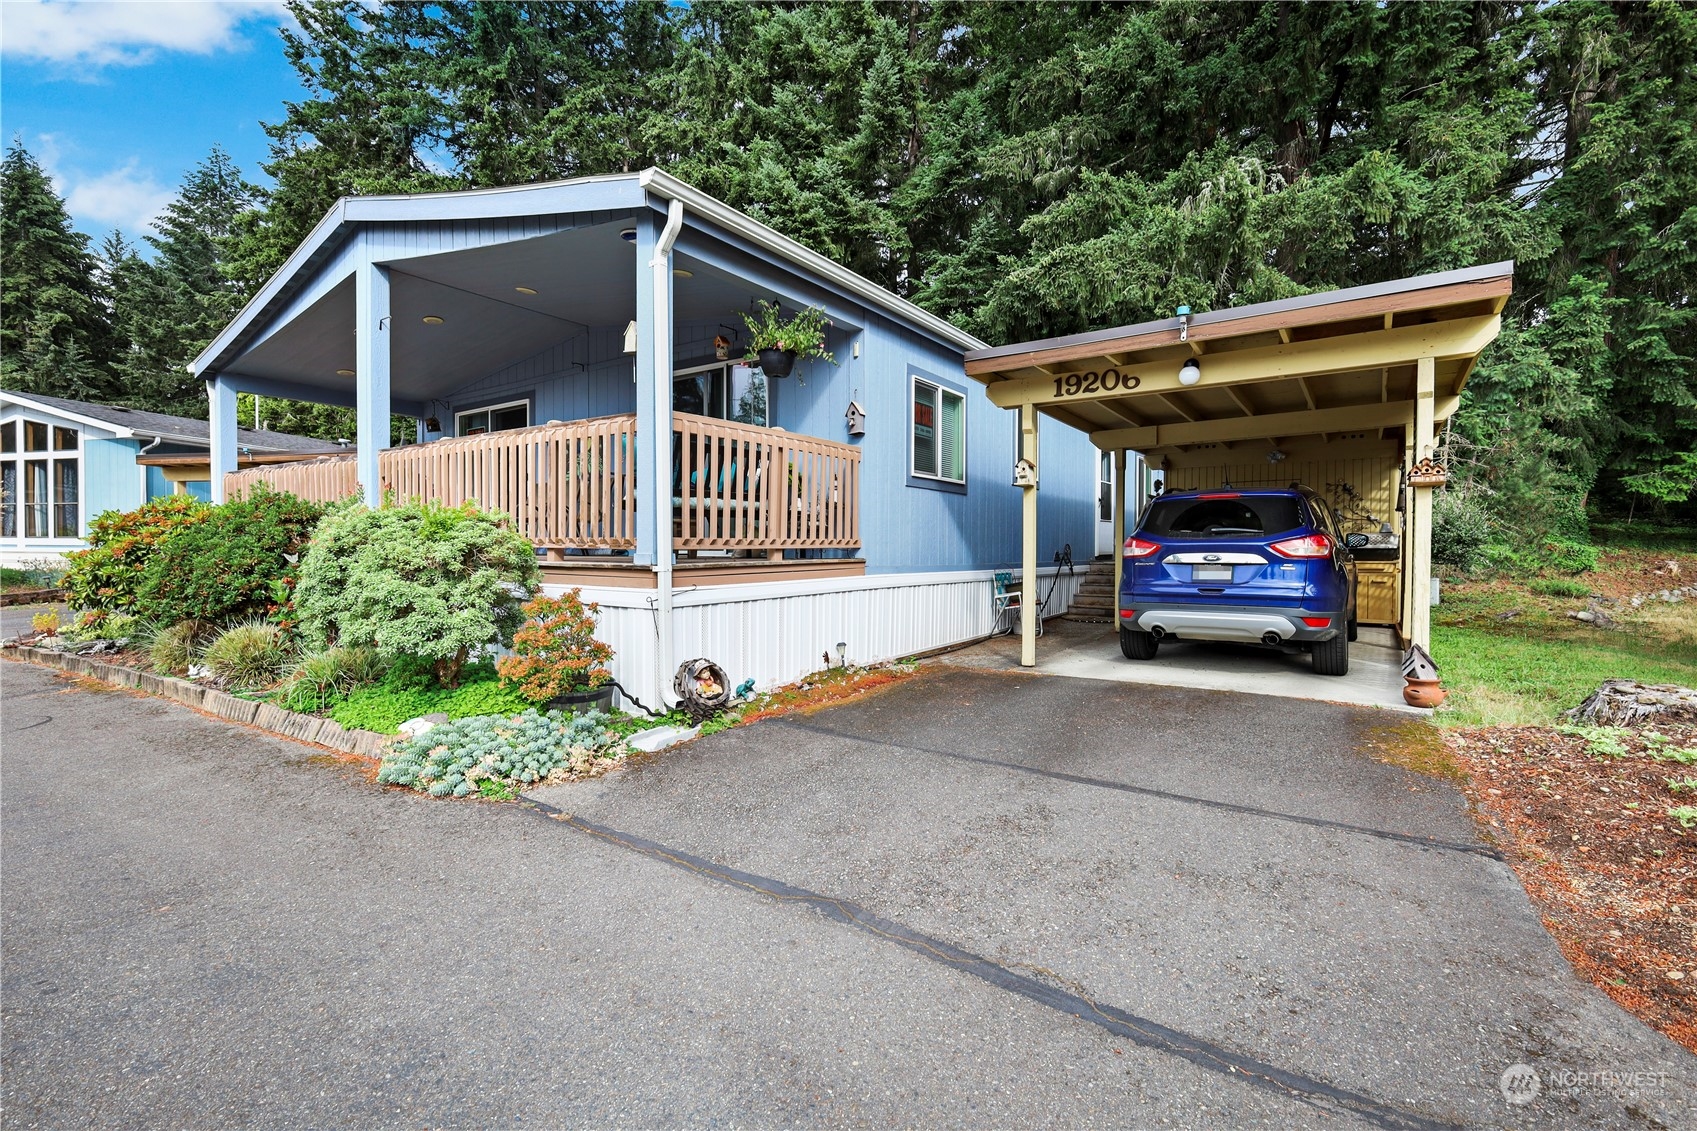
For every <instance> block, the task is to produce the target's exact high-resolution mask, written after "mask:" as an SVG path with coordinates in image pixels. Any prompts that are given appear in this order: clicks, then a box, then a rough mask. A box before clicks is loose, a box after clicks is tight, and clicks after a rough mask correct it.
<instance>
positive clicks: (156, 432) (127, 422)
mask: <svg viewBox="0 0 1697 1131" xmlns="http://www.w3.org/2000/svg"><path fill="white" fill-rule="evenodd" d="M0 396H3V398H4V400H5V401H6V403H10V404H19V405H22V406H24V407H25V408H35V409H39V410H41V411H43V412H48V413H55V414H58V415H61V416H64V417H66V418H68V419H71V420H76V421H78V422H80V423H83V424H93V425H95V426H96V427H100V428H107V429H110V430H112V431H114V432H116V433H117V434H118V435H119V436H121V437H125V438H129V437H134V436H146V437H149V438H152V437H158V438H160V439H164V440H169V441H173V442H175V443H182V444H205V445H207V446H208V447H210V446H211V444H212V428H211V426H210V425H209V424H208V423H207V422H206V421H204V420H195V419H192V418H191V417H187V416H171V415H169V414H168V413H163V412H148V411H146V410H144V409H139V408H121V407H119V406H117V405H106V404H92V403H90V402H88V401H72V400H66V399H65V398H63V397H49V396H43V395H41V394H39V393H12V392H7V393H4V394H0ZM236 444H237V445H238V446H240V447H244V448H247V449H248V450H250V451H255V452H340V451H345V450H346V449H345V448H343V447H342V446H341V445H340V444H335V443H331V442H330V441H329V440H314V439H312V438H311V437H308V436H296V435H293V434H291V433H288V432H272V431H270V430H269V429H263V428H238V429H236Z"/></svg>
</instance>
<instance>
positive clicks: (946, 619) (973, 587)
mask: <svg viewBox="0 0 1697 1131" xmlns="http://www.w3.org/2000/svg"><path fill="white" fill-rule="evenodd" d="M1037 572H1038V580H1039V594H1040V595H1043V594H1048V593H1049V591H1050V585H1051V583H1053V584H1054V592H1053V596H1052V597H1050V600H1049V604H1048V607H1047V608H1046V609H1045V612H1046V613H1047V614H1048V615H1050V616H1054V615H1056V614H1059V613H1062V612H1065V611H1066V609H1067V608H1068V606H1069V605H1070V604H1071V603H1072V599H1073V596H1074V595H1075V594H1076V593H1077V592H1078V586H1079V583H1080V582H1082V581H1083V580H1084V575H1085V570H1084V569H1082V568H1080V569H1078V570H1077V571H1076V572H1075V573H1072V574H1068V573H1065V572H1061V573H1060V574H1059V577H1058V579H1057V577H1056V572H1057V571H1056V570H1055V569H1054V568H1053V567H1050V568H1047V569H1040V570H1038V571H1037ZM993 576H994V572H993V571H991V570H966V571H958V572H951V573H909V574H875V575H872V576H869V577H848V578H826V579H822V580H812V581H780V582H769V583H764V584H757V585H707V586H701V587H699V588H694V589H679V590H676V591H675V595H674V596H673V598H672V603H673V621H674V628H673V647H674V649H675V650H676V655H674V656H672V657H670V658H669V660H668V662H666V663H665V664H658V665H657V663H656V656H655V644H656V641H657V633H656V627H655V626H656V621H655V616H656V614H655V611H654V602H655V595H654V590H652V589H601V588H588V587H586V588H584V589H583V597H584V600H586V601H594V602H596V603H597V604H599V605H600V606H601V614H600V623H599V626H598V627H597V629H596V635H597V636H598V637H600V638H601V639H602V640H604V641H606V642H607V643H608V644H610V645H612V647H613V651H614V660H613V675H614V678H616V679H617V680H618V681H619V682H620V683H621V684H623V685H624V686H625V687H628V688H629V689H630V690H631V692H632V693H633V694H635V695H636V696H637V697H638V698H640V699H641V700H642V701H643V702H644V703H646V704H648V705H649V706H650V707H656V708H657V707H658V706H659V702H658V700H659V698H660V691H661V688H662V687H664V689H665V692H666V697H667V699H668V701H669V700H670V697H671V685H672V673H673V672H675V671H676V670H677V666H678V665H679V664H681V663H682V662H683V661H685V660H688V659H693V658H694V657H696V656H705V657H707V658H708V659H710V660H712V661H713V662H714V663H716V664H718V665H719V666H720V667H722V668H724V669H725V671H726V673H728V674H729V675H730V677H731V684H732V686H733V687H734V686H735V685H737V684H739V683H741V682H742V681H743V680H745V679H749V678H751V677H752V678H753V680H754V682H755V686H757V687H761V688H767V687H775V686H777V685H780V684H784V683H790V682H792V681H794V680H797V679H800V678H801V677H802V676H805V675H807V674H808V673H809V672H814V671H818V670H819V669H820V668H822V667H825V666H826V660H825V657H826V655H827V654H828V655H829V656H830V663H831V664H833V665H834V664H835V663H836V662H837V644H838V643H839V642H840V643H843V644H845V645H847V647H846V649H845V654H846V655H847V657H848V662H849V663H851V664H869V663H876V662H878V661H881V660H893V659H900V658H901V657H903V656H911V655H913V654H914V653H916V652H925V651H929V650H930V649H932V648H942V647H946V646H948V645H950V644H959V643H962V642H964V641H968V640H974V639H977V638H978V637H981V636H985V635H987V634H988V633H989V631H990V628H991V619H992V617H991V606H990V594H991V591H992V589H993ZM1016 576H1017V575H1016ZM565 589H566V587H565V586H562V585H548V586H544V590H545V591H546V592H548V593H549V594H551V595H554V596H558V595H559V594H560V593H562V592H564V591H565Z"/></svg>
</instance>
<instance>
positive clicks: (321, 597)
mask: <svg viewBox="0 0 1697 1131" xmlns="http://www.w3.org/2000/svg"><path fill="white" fill-rule="evenodd" d="M537 576H538V571H537V568H536V551H535V548H534V547H532V546H531V544H530V541H529V540H528V539H527V538H525V537H524V536H523V535H521V534H519V533H517V532H515V531H513V530H512V529H510V528H509V527H508V526H507V518H506V516H505V515H502V514H500V513H499V512H486V511H480V510H478V509H477V508H476V507H475V506H474V505H472V504H470V503H467V504H465V505H464V506H458V507H448V506H443V505H441V504H439V503H432V502H424V503H417V502H414V503H405V504H399V505H389V506H384V507H381V508H378V509H376V510H372V509H370V508H367V507H364V506H361V505H358V504H357V503H347V504H343V505H341V506H340V507H338V508H335V509H333V510H332V511H331V513H330V514H329V515H328V516H326V518H325V519H324V521H323V522H322V523H321V524H320V525H319V527H318V530H317V532H316V533H315V535H314V537H313V539H312V543H311V545H310V546H309V547H308V549H307V552H306V556H305V558H304V559H303V560H302V562H301V569H300V581H299V583H298V585H297V586H296V587H295V594H294V601H295V608H296V610H297V612H298V615H299V617H300V630H301V634H302V637H303V639H304V640H305V641H306V643H307V644H308V646H309V647H312V648H315V649H318V650H323V649H325V648H328V647H330V646H331V645H335V644H340V645H351V646H361V647H370V648H373V649H375V650H376V652H377V654H378V655H379V656H381V657H383V658H384V659H385V660H391V661H393V660H397V659H400V658H401V657H407V656H412V657H420V658H423V659H427V660H429V661H431V663H432V664H433V665H434V668H435V674H436V679H437V682H438V683H440V684H441V685H442V686H443V687H447V688H452V687H454V686H456V685H457V684H458V683H459V681H460V674H461V669H462V668H463V667H464V666H465V664H466V660H467V657H468V656H469V655H470V654H471V653H472V652H473V651H474V650H476V649H479V648H483V647H485V646H487V645H491V644H501V645H506V644H510V643H511V642H512V638H513V633H514V631H516V630H517V629H518V627H519V624H520V623H521V621H522V620H523V613H522V612H521V609H520V606H521V605H522V604H523V603H524V601H525V600H526V599H528V598H529V597H530V595H531V593H532V592H534V591H535V588H536V583H537Z"/></svg>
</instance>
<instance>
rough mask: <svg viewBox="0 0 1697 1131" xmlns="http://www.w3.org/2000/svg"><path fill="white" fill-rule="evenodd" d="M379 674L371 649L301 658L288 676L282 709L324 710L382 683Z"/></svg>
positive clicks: (330, 651)
mask: <svg viewBox="0 0 1697 1131" xmlns="http://www.w3.org/2000/svg"><path fill="white" fill-rule="evenodd" d="M383 671H384V664H383V660H382V658H381V657H380V656H378V655H377V652H376V651H375V650H374V649H371V648H330V649H328V650H326V651H323V652H314V653H313V654H312V655H310V656H303V657H301V659H300V660H299V661H298V662H296V664H295V666H294V668H293V669H292V670H291V671H290V672H289V678H288V681H287V684H286V686H285V687H284V689H283V705H284V706H285V707H287V708H288V709H289V710H291V711H312V712H317V711H325V710H328V709H330V708H331V707H333V706H335V705H336V704H337V703H340V702H341V701H342V700H344V699H346V698H347V697H348V695H349V694H351V693H352V692H353V691H354V690H355V689H357V688H360V687H364V686H365V685H367V684H370V683H375V682H377V681H378V680H379V679H382V678H383ZM403 721H404V720H403Z"/></svg>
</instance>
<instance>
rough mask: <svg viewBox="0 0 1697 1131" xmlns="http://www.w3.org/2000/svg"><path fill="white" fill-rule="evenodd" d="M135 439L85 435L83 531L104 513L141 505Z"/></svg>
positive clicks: (137, 448) (83, 450)
mask: <svg viewBox="0 0 1697 1131" xmlns="http://www.w3.org/2000/svg"><path fill="white" fill-rule="evenodd" d="M140 449H141V444H140V443H139V442H138V441H135V440H97V439H95V438H94V437H92V436H89V435H87V434H86V433H85V434H84V437H83V449H82V466H83V480H84V482H83V515H82V521H83V528H84V529H85V530H86V529H87V528H88V520H89V519H91V518H93V517H94V516H95V515H97V514H100V513H101V512H102V511H128V510H134V509H135V508H136V507H139V506H141V504H142V497H141V495H142V484H141V474H140V473H139V472H138V471H137V470H136V452H138V451H139V450H140Z"/></svg>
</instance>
